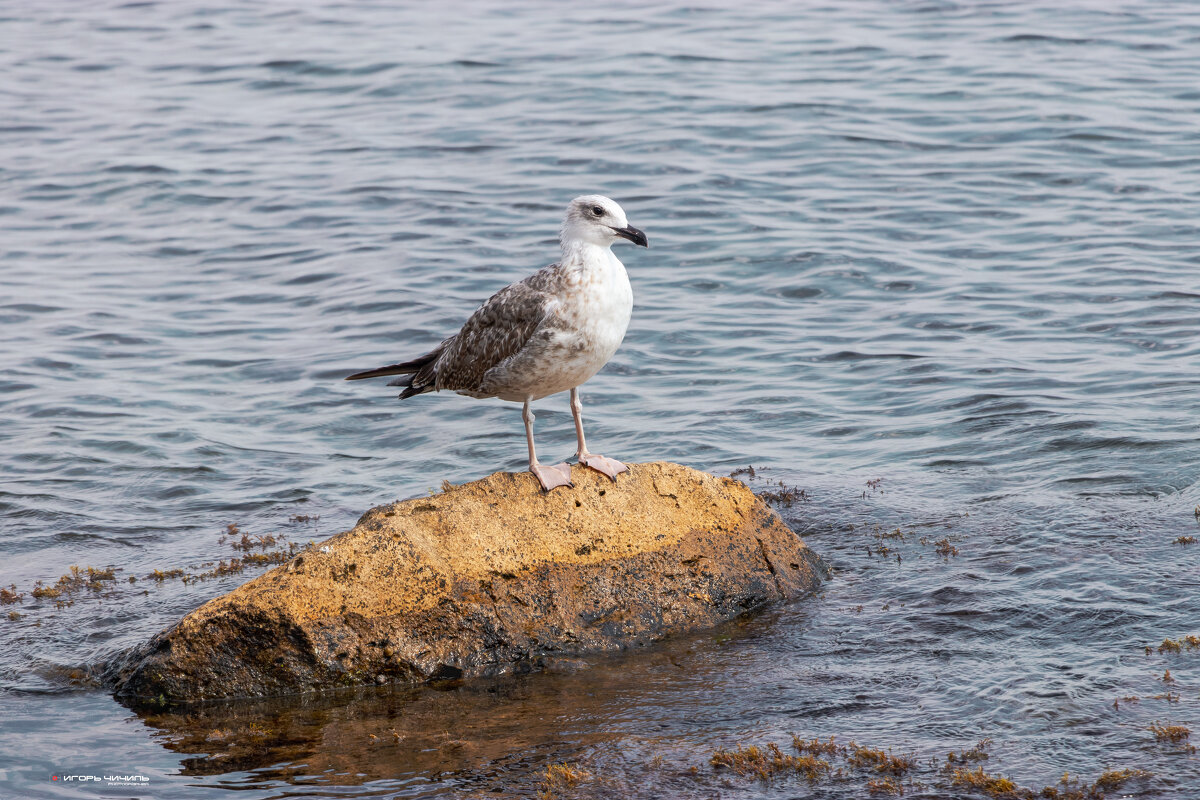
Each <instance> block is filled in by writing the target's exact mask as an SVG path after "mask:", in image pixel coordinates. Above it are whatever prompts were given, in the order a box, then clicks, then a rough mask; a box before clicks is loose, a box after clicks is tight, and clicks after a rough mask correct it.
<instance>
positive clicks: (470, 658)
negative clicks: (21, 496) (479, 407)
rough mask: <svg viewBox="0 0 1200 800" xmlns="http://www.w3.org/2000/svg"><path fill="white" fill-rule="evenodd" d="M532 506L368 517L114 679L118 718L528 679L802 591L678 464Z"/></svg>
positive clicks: (792, 573) (474, 496)
mask: <svg viewBox="0 0 1200 800" xmlns="http://www.w3.org/2000/svg"><path fill="white" fill-rule="evenodd" d="M572 479H573V480H574V482H575V486H574V487H573V488H560V489H555V490H554V491H552V492H549V493H544V492H542V491H541V489H540V488H539V486H538V484H537V481H536V480H535V479H534V477H533V476H532V475H530V474H529V473H519V474H514V473H506V472H501V473H496V474H494V475H490V476H488V477H487V478H484V479H483V480H479V481H475V482H474V483H468V484H465V485H462V486H457V487H448V488H447V490H446V491H445V492H443V493H441V494H437V495H433V496H430V497H420V498H416V499H413V500H406V501H404V502H400V503H395V504H392V505H386V506H379V507H378V508H373V509H371V510H370V511H368V512H367V513H366V514H364V515H363V517H362V518H361V519H360V520H359V521H358V524H357V525H356V526H355V527H354V529H353V530H349V531H346V532H344V533H341V534H338V535H337V536H334V537H333V538H331V539H329V540H327V541H325V542H323V543H321V544H319V545H316V546H313V547H310V548H309V549H307V550H305V551H303V552H302V553H300V554H299V555H297V556H295V557H294V558H293V559H292V560H291V561H290V562H288V563H286V564H283V565H282V566H279V567H277V568H276V569H273V570H271V571H270V572H267V573H265V574H264V575H261V576H260V577H258V578H255V579H254V580H252V581H250V582H248V583H246V584H244V585H243V586H241V587H239V588H237V589H235V590H233V591H232V592H230V593H229V594H226V595H224V596H222V597H218V598H216V599H214V600H210V601H209V602H207V603H205V604H204V605H203V606H201V607H200V608H198V609H196V610H195V611H193V612H192V613H190V614H188V615H187V616H186V617H184V618H183V620H182V621H180V622H179V623H178V624H177V625H175V626H174V627H172V628H170V629H168V630H166V631H164V632H162V633H160V634H159V635H157V636H156V637H154V638H153V639H152V640H151V641H150V642H148V643H147V644H146V645H145V646H144V647H142V648H140V649H139V650H137V651H136V652H134V653H131V654H130V655H129V656H128V657H127V658H126V659H125V660H124V661H123V664H122V665H120V666H118V667H116V668H115V669H114V672H115V675H114V676H113V678H114V679H115V682H116V693H117V697H118V698H120V699H122V700H125V701H127V702H130V703H135V704H136V703H144V702H152V703H157V704H176V703H193V702H198V701H204V700H211V699H216V698H226V697H260V696H266V695H279V694H290V693H295V692H304V691H311V690H317V689H324V688H328V687H333V686H346V685H354V684H362V683H417V682H424V681H430V680H437V679H458V678H471V677H478V676H487V675H499V674H504V673H509V672H524V671H529V670H532V669H538V668H540V667H542V666H543V665H544V664H545V663H546V661H547V660H548V659H554V658H558V657H564V656H577V655H581V654H586V653H594V652H599V651H615V650H619V649H621V648H627V647H631V646H637V645H643V644H647V643H649V642H653V641H655V640H657V639H661V638H663V637H665V636H668V635H670V634H674V633H679V632H682V631H688V630H695V629H698V628H704V627H707V626H711V625H714V624H716V623H719V622H721V621H723V620H727V619H730V618H731V617H735V616H737V615H739V614H741V613H743V612H745V611H748V610H750V609H754V608H758V607H760V606H763V605H765V604H767V603H771V602H774V601H779V600H786V599H789V598H794V597H797V596H800V595H803V594H806V593H809V592H811V591H812V590H813V589H814V588H815V587H816V586H817V584H818V581H819V580H820V577H819V576H820V572H821V569H820V567H819V563H818V560H817V559H816V557H815V556H814V555H813V554H812V553H811V551H810V550H809V549H808V548H807V547H806V546H805V544H804V543H803V542H802V541H801V540H800V539H799V538H798V537H797V536H796V535H795V534H794V533H792V531H791V530H789V529H788V528H787V526H786V525H784V524H783V522H782V521H781V520H780V518H779V516H778V515H777V514H775V512H774V511H772V510H771V509H770V508H769V507H768V506H767V505H765V504H764V503H763V502H762V501H761V500H760V499H759V498H757V497H755V496H754V494H753V493H752V492H751V491H750V490H749V489H748V488H747V487H746V486H745V485H744V484H742V483H740V482H738V481H735V480H731V479H729V478H716V477H713V476H712V475H708V474H705V473H703V472H697V471H696V470H693V469H690V468H688V467H683V466H679V465H678V464H669V463H653V464H633V465H630V469H629V472H628V473H625V474H622V475H620V476H619V478H618V480H617V482H616V483H615V484H614V483H613V482H612V481H611V480H609V479H608V478H606V477H604V476H603V475H600V474H598V473H596V472H594V471H592V470H589V469H585V468H582V467H578V466H577V467H575V468H574V469H573V470H572Z"/></svg>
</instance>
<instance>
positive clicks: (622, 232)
mask: <svg viewBox="0 0 1200 800" xmlns="http://www.w3.org/2000/svg"><path fill="white" fill-rule="evenodd" d="M613 231H614V232H615V233H616V234H617V236H620V237H621V238H622V239H628V240H629V241H631V242H633V243H634V244H640V245H641V246H642V247H649V246H650V245H648V244H647V243H646V234H644V233H642V232H641V231H639V230H638V229H637V228H635V227H633V226H630V227H628V228H613Z"/></svg>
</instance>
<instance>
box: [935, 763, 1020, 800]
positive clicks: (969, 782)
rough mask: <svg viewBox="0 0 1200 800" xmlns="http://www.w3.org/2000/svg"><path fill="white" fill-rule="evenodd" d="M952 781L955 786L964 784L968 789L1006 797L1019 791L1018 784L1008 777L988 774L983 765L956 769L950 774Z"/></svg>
mask: <svg viewBox="0 0 1200 800" xmlns="http://www.w3.org/2000/svg"><path fill="white" fill-rule="evenodd" d="M950 783H951V784H952V785H954V786H962V787H964V788H967V789H973V790H975V791H978V792H983V793H984V794H989V795H991V796H992V797H1004V796H1005V795H1011V794H1015V793H1016V791H1017V785H1016V784H1015V783H1013V782H1012V781H1010V780H1009V779H1008V778H1001V777H999V776H996V775H988V774H987V773H986V772H984V771H983V767H976V768H975V769H973V770H970V769H956V770H954V773H953V774H952V775H951V776H950Z"/></svg>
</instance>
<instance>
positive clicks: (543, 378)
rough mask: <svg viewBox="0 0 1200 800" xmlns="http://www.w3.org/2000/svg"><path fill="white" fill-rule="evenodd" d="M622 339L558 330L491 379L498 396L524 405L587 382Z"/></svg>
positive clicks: (610, 355) (610, 356) (615, 349)
mask: <svg viewBox="0 0 1200 800" xmlns="http://www.w3.org/2000/svg"><path fill="white" fill-rule="evenodd" d="M620 344H621V338H620V337H615V336H607V337H603V338H598V337H595V336H587V335H585V334H583V333H581V332H578V331H555V332H553V333H552V334H551V335H549V336H547V337H546V340H545V341H544V342H542V343H540V346H539V347H537V348H536V351H534V352H531V353H529V354H527V355H525V354H523V355H524V357H522V358H519V359H516V360H515V361H514V362H513V363H512V364H509V365H507V367H506V368H505V369H504V370H503V371H501V372H499V374H497V375H495V376H489V377H492V378H493V380H492V381H489V383H492V384H493V386H494V391H495V393H496V396H497V397H499V398H500V399H502V400H512V401H515V402H523V401H524V400H525V399H526V398H532V399H534V400H538V399H540V398H542V397H547V396H549V395H552V394H557V393H559V392H565V391H567V390H568V389H574V388H575V387H576V386H579V385H580V384H582V383H584V382H586V381H587V380H588V379H589V378H591V377H592V376H593V375H595V374H596V373H597V372H599V371H600V369H601V367H603V366H604V365H605V364H607V363H608V360H609V359H610V358H612V355H613V353H615V352H616V351H617V347H619V346H620Z"/></svg>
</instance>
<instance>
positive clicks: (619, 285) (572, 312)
mask: <svg viewBox="0 0 1200 800" xmlns="http://www.w3.org/2000/svg"><path fill="white" fill-rule="evenodd" d="M597 250H599V248H597ZM589 255H593V256H594V257H592V258H585V259H584V260H583V263H582V264H581V265H580V266H579V267H578V268H575V269H572V270H571V271H570V273H569V275H568V279H567V281H565V284H564V286H563V288H562V291H561V292H560V293H559V294H558V296H557V300H558V303H557V306H556V308H555V309H554V312H553V315H554V318H553V319H552V320H548V321H547V325H546V326H545V330H544V332H543V333H542V334H541V335H539V336H538V337H537V341H536V342H531V344H530V346H529V347H527V348H526V349H525V350H523V351H522V352H521V354H520V355H519V356H518V357H516V358H514V359H512V361H511V362H510V363H508V364H506V365H505V369H504V370H503V371H502V373H500V372H498V374H496V375H494V376H493V375H489V376H488V377H489V378H491V379H492V380H490V381H489V383H492V384H493V385H494V386H495V389H494V391H496V395H497V396H498V397H500V398H501V399H503V400H513V401H517V402H521V401H524V400H525V398H527V397H532V398H533V399H535V400H536V399H538V398H542V397H546V396H548V395H552V394H557V393H558V392H565V391H567V390H568V389H573V388H575V387H576V386H579V385H580V384H582V383H583V382H585V381H586V380H588V379H589V378H591V377H592V376H593V375H595V374H596V373H597V372H599V371H600V368H601V367H603V366H604V365H605V364H607V363H608V360H609V359H610V358H612V356H613V354H614V353H615V352H617V348H618V347H620V346H621V341H622V340H623V339H624V338H625V331H626V329H627V328H628V327H629V318H630V316H631V315H632V313H633V289H632V287H630V285H629V276H628V274H627V273H626V272H625V267H624V265H623V264H621V262H620V261H619V260H618V259H617V257H616V256H614V255H613V254H612V251H610V250H608V249H607V248H604V249H603V250H602V251H600V252H594V253H592V254H589Z"/></svg>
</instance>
